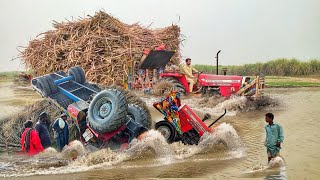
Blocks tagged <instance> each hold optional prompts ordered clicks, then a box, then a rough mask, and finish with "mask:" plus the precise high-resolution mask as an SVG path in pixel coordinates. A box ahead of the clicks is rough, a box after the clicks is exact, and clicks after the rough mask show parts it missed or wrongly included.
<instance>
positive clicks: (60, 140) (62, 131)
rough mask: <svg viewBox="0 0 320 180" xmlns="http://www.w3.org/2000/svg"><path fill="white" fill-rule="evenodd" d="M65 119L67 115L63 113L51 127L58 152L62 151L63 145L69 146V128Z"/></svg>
mask: <svg viewBox="0 0 320 180" xmlns="http://www.w3.org/2000/svg"><path fill="white" fill-rule="evenodd" d="M67 118H68V117H67V114H65V113H63V114H62V115H61V116H60V118H58V119H56V120H55V121H54V123H53V125H52V129H53V133H54V138H55V140H56V144H57V149H58V151H59V152H61V151H62V149H63V147H64V146H65V145H68V144H69V127H68V124H67V122H66V120H67Z"/></svg>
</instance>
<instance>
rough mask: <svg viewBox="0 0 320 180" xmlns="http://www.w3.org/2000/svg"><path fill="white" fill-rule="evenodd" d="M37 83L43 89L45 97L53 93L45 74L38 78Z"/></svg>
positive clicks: (42, 92)
mask: <svg viewBox="0 0 320 180" xmlns="http://www.w3.org/2000/svg"><path fill="white" fill-rule="evenodd" d="M37 85H38V88H39V89H40V91H41V94H42V96H44V97H48V96H50V95H51V89H50V86H49V84H48V81H47V80H46V78H45V77H44V76H41V77H39V78H38V79H37Z"/></svg>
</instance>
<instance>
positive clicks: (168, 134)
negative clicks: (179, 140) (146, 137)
mask: <svg viewBox="0 0 320 180" xmlns="http://www.w3.org/2000/svg"><path fill="white" fill-rule="evenodd" d="M155 128H156V130H158V131H159V132H160V133H161V134H162V135H163V137H164V139H165V140H166V141H167V142H168V143H173V142H174V140H175V138H176V134H177V133H176V130H175V128H174V127H173V125H172V124H171V123H170V122H168V121H166V120H163V121H159V122H157V123H156V126H155Z"/></svg>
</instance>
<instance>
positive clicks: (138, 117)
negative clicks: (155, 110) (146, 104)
mask: <svg viewBox="0 0 320 180" xmlns="http://www.w3.org/2000/svg"><path fill="white" fill-rule="evenodd" d="M128 116H130V117H131V118H132V119H133V120H134V121H135V122H137V123H139V124H141V125H143V126H144V127H146V128H148V129H150V128H151V119H150V118H148V114H147V112H146V111H145V110H144V109H142V108H141V107H139V106H137V105H134V104H129V105H128Z"/></svg>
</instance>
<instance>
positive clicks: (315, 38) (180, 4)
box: [0, 0, 320, 71]
mask: <svg viewBox="0 0 320 180" xmlns="http://www.w3.org/2000/svg"><path fill="white" fill-rule="evenodd" d="M101 9H104V10H105V11H106V12H107V13H110V14H111V15H113V16H115V17H117V18H118V19H119V20H120V21H122V22H125V23H128V24H132V23H135V22H140V23H141V24H142V25H149V24H150V23H153V24H152V26H151V27H152V28H159V27H165V26H168V25H170V24H172V23H178V25H179V26H180V27H181V30H182V34H184V35H185V36H186V41H185V43H184V47H182V56H183V57H184V58H185V57H190V58H192V62H193V64H214V57H215V55H216V52H217V51H218V50H222V51H221V53H220V56H219V59H220V64H223V65H232V64H236V65H239V64H245V63H255V62H265V61H267V60H271V59H275V58H281V57H288V58H291V57H294V58H298V59H300V60H310V59H312V58H318V59H319V58H320V1H319V0H219V1H218V0H197V1H195V0H193V1H187V0H176V1H174V0H161V1H160V0H1V2H0V22H1V27H0V61H1V64H0V71H8V70H22V68H21V67H20V68H19V65H20V61H19V60H16V61H13V62H12V61H10V60H11V58H12V57H14V56H16V55H17V54H18V51H17V50H16V47H17V46H26V45H27V44H28V41H30V40H32V39H34V38H35V37H36V35H38V34H39V33H41V32H44V31H47V30H50V29H52V21H53V20H55V21H58V22H60V21H63V20H65V19H72V17H75V18H76V17H79V16H81V17H84V16H85V15H88V14H90V15H94V13H95V12H96V11H98V10H101ZM179 17H180V21H179Z"/></svg>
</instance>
